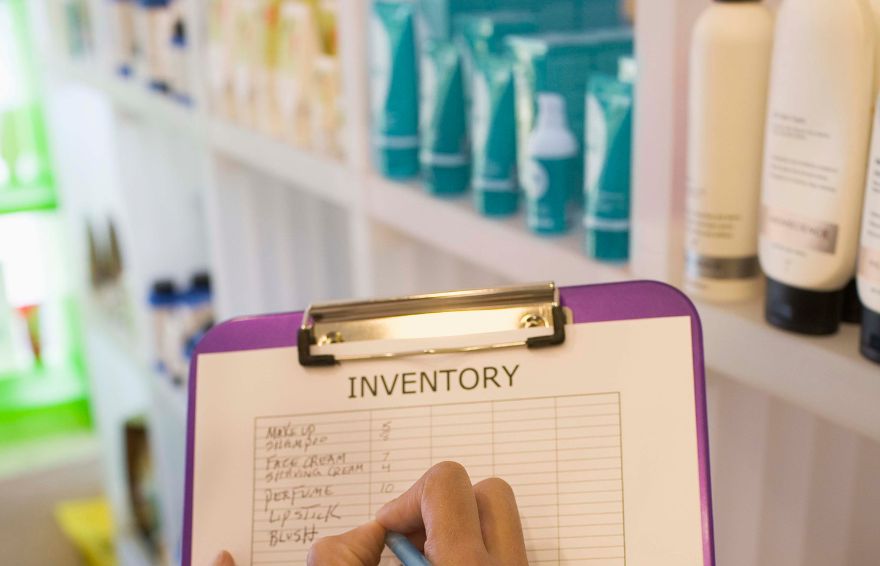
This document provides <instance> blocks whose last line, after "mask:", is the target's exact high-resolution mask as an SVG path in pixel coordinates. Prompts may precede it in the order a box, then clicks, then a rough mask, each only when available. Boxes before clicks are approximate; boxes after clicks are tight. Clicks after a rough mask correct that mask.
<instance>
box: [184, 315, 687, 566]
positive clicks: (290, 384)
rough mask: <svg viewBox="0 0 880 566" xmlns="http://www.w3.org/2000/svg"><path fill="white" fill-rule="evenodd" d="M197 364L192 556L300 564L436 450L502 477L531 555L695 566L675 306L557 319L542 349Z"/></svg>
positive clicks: (205, 359)
mask: <svg viewBox="0 0 880 566" xmlns="http://www.w3.org/2000/svg"><path fill="white" fill-rule="evenodd" d="M198 363H199V367H198V392H197V397H196V406H197V407H196V414H197V420H196V440H195V468H194V473H195V477H194V485H195V489H194V511H193V513H194V520H193V564H196V565H201V564H210V561H211V560H212V559H213V558H214V557H215V556H216V554H217V553H218V552H219V550H221V549H227V550H229V551H230V552H232V554H233V556H234V557H235V560H236V563H237V564H239V565H240V566H241V565H244V566H247V565H250V564H252V565H260V566H262V565H269V564H303V563H304V562H305V557H306V554H307V552H308V548H309V546H310V544H311V542H312V541H313V540H315V539H316V538H318V537H322V536H326V535H331V534H336V533H339V532H341V531H344V530H347V529H349V528H353V527H355V526H357V525H359V524H361V523H363V522H365V521H367V520H369V519H370V518H372V517H373V515H374V514H375V512H376V510H377V509H378V508H379V507H380V506H381V505H382V504H384V503H385V502H386V501H388V500H390V499H392V498H393V497H395V496H397V495H399V494H400V493H401V492H402V491H404V490H405V489H406V488H408V487H409V486H410V485H411V484H412V483H413V482H414V481H415V480H416V479H418V477H419V476H421V474H422V473H423V472H424V471H425V470H427V469H428V468H429V467H430V466H431V465H432V464H434V463H437V462H440V461H443V460H454V461H458V462H460V463H462V464H463V465H464V466H465V467H466V468H467V469H468V472H469V473H470V475H471V479H472V481H473V482H474V483H476V482H477V481H479V480H481V479H485V478H487V477H492V476H498V477H501V478H503V479H505V480H506V481H508V482H509V483H510V484H511V486H512V487H513V488H514V492H515V493H516V495H517V502H518V505H519V508H520V513H521V516H522V520H523V525H524V531H525V537H526V546H527V549H528V553H529V562H530V564H589V565H597V566H612V565H614V566H617V565H621V566H622V565H624V564H628V565H630V566H632V565H638V564H650V565H665V564H669V565H675V566H681V565H699V564H702V563H703V550H702V527H701V514H700V490H699V476H698V464H697V431H696V417H695V410H694V406H695V402H694V375H693V359H692V352H691V331H690V319H689V318H688V317H675V318H663V319H651V320H641V321H620V322H606V323H597V324H583V325H574V326H569V327H568V328H567V339H566V342H565V344H564V345H563V346H560V347H556V348H549V349H546V350H526V349H514V350H506V351H496V352H475V353H468V354H461V355H454V356H452V355H443V356H422V357H418V358H413V359H407V360H394V361H389V360H383V361H367V362H358V363H345V364H343V365H340V366H337V367H332V368H317V369H309V370H305V369H303V368H302V367H301V366H300V365H299V363H298V360H297V354H296V351H295V349H293V348H280V349H272V350H260V351H252V352H238V353H226V354H210V355H203V356H200V357H199V362H198ZM384 562H385V561H383V563H384ZM387 562H388V563H389V564H392V563H395V562H393V560H391V559H390V558H389V559H388V560H387Z"/></svg>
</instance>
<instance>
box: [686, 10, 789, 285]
mask: <svg viewBox="0 0 880 566" xmlns="http://www.w3.org/2000/svg"><path fill="white" fill-rule="evenodd" d="M772 44H773V16H772V14H771V13H770V10H769V9H767V7H766V6H764V5H763V4H762V3H761V1H760V0H746V1H739V2H736V1H730V0H726V1H725V0H716V1H715V2H713V3H712V5H711V6H709V7H708V8H706V10H704V11H703V13H702V14H701V15H700V17H699V19H698V20H697V23H696V25H695V27H694V33H693V37H692V40H691V53H690V85H689V101H688V157H687V179H688V182H687V200H686V212H685V217H686V219H687V229H686V230H687V232H686V237H685V281H684V288H685V290H686V291H687V292H688V293H689V294H691V295H694V296H696V297H699V298H702V299H706V300H710V301H738V300H745V299H749V298H752V297H754V296H756V295H757V294H758V292H759V289H760V283H761V280H760V276H761V269H760V266H759V264H758V209H759V201H760V198H761V160H762V158H763V150H764V121H765V116H766V111H767V88H768V81H769V75H770V57H771V51H772Z"/></svg>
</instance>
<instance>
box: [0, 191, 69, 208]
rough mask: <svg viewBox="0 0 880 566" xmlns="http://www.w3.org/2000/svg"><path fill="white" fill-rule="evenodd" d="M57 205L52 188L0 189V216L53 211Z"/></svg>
mask: <svg viewBox="0 0 880 566" xmlns="http://www.w3.org/2000/svg"><path fill="white" fill-rule="evenodd" d="M57 204H58V202H57V200H56V198H55V189H54V188H52V187H32V188H12V189H2V188H0V214H8V213H12V212H26V211H34V210H53V209H54V208H55V207H56V206H57Z"/></svg>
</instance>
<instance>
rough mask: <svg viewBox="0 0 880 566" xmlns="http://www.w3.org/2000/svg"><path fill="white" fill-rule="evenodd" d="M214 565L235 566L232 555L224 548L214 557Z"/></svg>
mask: <svg viewBox="0 0 880 566" xmlns="http://www.w3.org/2000/svg"><path fill="white" fill-rule="evenodd" d="M214 566H235V561H234V560H233V559H232V556H231V555H230V554H229V553H228V552H226V551H225V550H224V551H223V552H221V553H220V554H218V555H217V558H215V559H214Z"/></svg>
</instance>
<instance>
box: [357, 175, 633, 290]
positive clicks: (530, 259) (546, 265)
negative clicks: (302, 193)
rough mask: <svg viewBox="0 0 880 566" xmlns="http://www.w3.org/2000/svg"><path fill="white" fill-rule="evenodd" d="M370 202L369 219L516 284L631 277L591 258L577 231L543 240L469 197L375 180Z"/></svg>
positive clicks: (520, 222) (521, 222) (521, 220)
mask: <svg viewBox="0 0 880 566" xmlns="http://www.w3.org/2000/svg"><path fill="white" fill-rule="evenodd" d="M368 202H369V213H370V215H371V216H372V217H373V219H375V220H377V221H379V222H381V223H383V224H385V225H386V226H388V227H391V228H394V229H396V230H398V231H400V232H403V233H404V234H406V235H407V236H410V237H411V238H414V239H417V240H420V241H422V242H424V243H426V244H430V245H432V246H435V247H437V248H440V249H442V250H444V251H446V252H448V253H450V254H453V255H455V256H458V257H459V258H461V259H463V260H467V261H470V262H472V263H475V264H478V265H480V266H482V267H483V268H485V269H488V270H491V271H494V272H496V273H498V274H500V275H502V276H504V277H507V278H509V279H511V280H514V281H543V280H553V281H555V282H556V283H558V284H560V285H572V284H583V283H604V282H610V281H620V280H623V279H630V275H629V274H628V271H627V270H626V268H624V267H620V266H614V265H608V264H602V263H598V262H595V261H591V260H589V259H588V258H587V257H586V256H585V255H584V252H583V249H584V248H583V246H584V244H583V234H582V232H581V231H580V230H575V231H573V232H574V233H572V234H569V235H566V236H562V237H556V238H549V237H541V236H538V235H536V234H533V233H531V232H530V231H529V230H528V228H527V227H526V225H525V220H524V218H523V215H522V213H520V214H518V215H516V216H514V217H512V218H509V219H504V220H497V219H489V218H485V217H483V216H481V215H480V214H479V213H477V212H476V211H475V210H474V208H473V203H472V200H471V195H470V194H468V195H467V196H464V197H461V198H458V199H455V200H445V199H439V198H435V197H432V196H430V195H428V194H426V193H425V192H424V190H423V189H422V187H421V186H419V185H417V184H401V183H394V182H390V181H386V180H384V179H379V178H376V177H374V178H372V179H371V181H370V182H369V185H368Z"/></svg>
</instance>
